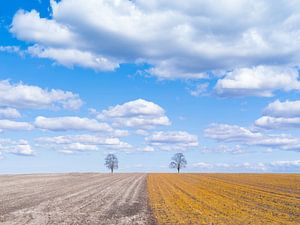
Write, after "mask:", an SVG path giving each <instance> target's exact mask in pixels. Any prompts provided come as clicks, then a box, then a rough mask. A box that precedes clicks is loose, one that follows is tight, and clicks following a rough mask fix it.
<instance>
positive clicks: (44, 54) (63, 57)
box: [28, 45, 119, 70]
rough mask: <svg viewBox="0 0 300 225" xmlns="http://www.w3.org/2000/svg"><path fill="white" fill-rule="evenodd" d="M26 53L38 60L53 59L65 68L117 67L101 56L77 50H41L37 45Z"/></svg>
mask: <svg viewBox="0 0 300 225" xmlns="http://www.w3.org/2000/svg"><path fill="white" fill-rule="evenodd" d="M28 52H29V53H30V54H31V55H32V56H37V57H39V58H48V59H53V60H55V61H57V63H59V64H61V65H64V66H66V67H73V66H77V65H78V66H81V67H86V68H93V69H95V70H114V69H116V68H118V67H119V65H118V64H117V63H116V62H113V61H112V60H109V59H107V58H105V57H103V56H100V55H95V54H93V53H91V52H88V51H79V50H77V49H59V48H43V47H41V46H39V45H34V46H32V47H29V48H28Z"/></svg>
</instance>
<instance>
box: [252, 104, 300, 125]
mask: <svg viewBox="0 0 300 225" xmlns="http://www.w3.org/2000/svg"><path fill="white" fill-rule="evenodd" d="M263 114H264V116H262V117H260V118H259V119H257V120H256V121H255V125H256V126H258V127H261V128H265V129H286V128H298V127H300V101H285V102H281V101H279V100H276V101H274V102H272V103H270V104H269V105H268V106H267V107H266V108H265V109H264V113H263Z"/></svg>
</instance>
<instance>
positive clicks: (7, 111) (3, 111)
mask: <svg viewBox="0 0 300 225" xmlns="http://www.w3.org/2000/svg"><path fill="white" fill-rule="evenodd" d="M20 117H21V114H20V112H19V111H18V110H16V109H14V108H10V107H2V108H0V118H7V119H17V118H20Z"/></svg>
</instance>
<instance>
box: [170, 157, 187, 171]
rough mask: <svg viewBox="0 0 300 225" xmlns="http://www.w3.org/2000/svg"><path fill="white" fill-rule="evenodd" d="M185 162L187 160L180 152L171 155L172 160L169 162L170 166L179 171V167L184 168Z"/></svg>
mask: <svg viewBox="0 0 300 225" xmlns="http://www.w3.org/2000/svg"><path fill="white" fill-rule="evenodd" d="M186 164H187V161H186V159H185V157H184V155H183V154H182V153H176V154H175V155H174V156H173V157H172V161H171V163H170V168H175V169H177V172H178V173H179V172H180V170H181V168H184V167H185V166H186Z"/></svg>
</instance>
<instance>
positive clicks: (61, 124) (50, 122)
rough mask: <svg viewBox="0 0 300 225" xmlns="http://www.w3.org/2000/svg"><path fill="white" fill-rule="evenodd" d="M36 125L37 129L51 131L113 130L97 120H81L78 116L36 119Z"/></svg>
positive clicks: (41, 117) (40, 117)
mask: <svg viewBox="0 0 300 225" xmlns="http://www.w3.org/2000/svg"><path fill="white" fill-rule="evenodd" d="M34 125H35V126H36V127H37V128H40V129H44V130H51V131H69V130H75V131H81V130H82V131H94V132H99V131H102V132H111V131H112V128H111V127H110V126H109V125H108V124H106V123H99V122H98V121H97V120H95V119H89V118H81V117H77V116H65V117H52V118H48V117H43V116H39V117H37V118H36V119H35V122H34Z"/></svg>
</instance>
